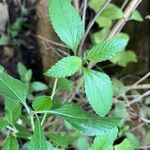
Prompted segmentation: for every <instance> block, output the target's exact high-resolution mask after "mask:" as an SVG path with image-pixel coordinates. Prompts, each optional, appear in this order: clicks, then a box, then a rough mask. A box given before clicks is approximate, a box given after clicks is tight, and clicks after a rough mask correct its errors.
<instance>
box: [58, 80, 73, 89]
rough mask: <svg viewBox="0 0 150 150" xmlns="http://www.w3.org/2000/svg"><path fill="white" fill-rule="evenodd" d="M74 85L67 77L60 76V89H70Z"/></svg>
mask: <svg viewBox="0 0 150 150" xmlns="http://www.w3.org/2000/svg"><path fill="white" fill-rule="evenodd" d="M72 87H73V82H72V81H71V80H68V79H67V78H60V79H59V80H58V83H57V88H58V90H59V91H68V90H71V89H72Z"/></svg>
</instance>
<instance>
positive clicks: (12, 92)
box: [0, 72, 28, 103]
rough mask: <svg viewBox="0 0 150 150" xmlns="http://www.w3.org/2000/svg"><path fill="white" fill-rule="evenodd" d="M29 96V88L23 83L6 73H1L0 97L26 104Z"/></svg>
mask: <svg viewBox="0 0 150 150" xmlns="http://www.w3.org/2000/svg"><path fill="white" fill-rule="evenodd" d="M27 94H28V88H27V87H26V86H25V84H24V83H22V82H21V81H19V80H17V79H15V78H13V77H11V76H10V75H8V74H6V73H4V72H3V73H0V95H2V96H4V97H6V98H11V99H14V100H16V101H18V102H21V103H24V102H25V101H26V97H27Z"/></svg>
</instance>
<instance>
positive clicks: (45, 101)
mask: <svg viewBox="0 0 150 150" xmlns="http://www.w3.org/2000/svg"><path fill="white" fill-rule="evenodd" d="M51 107H52V100H51V98H50V96H38V97H36V98H35V99H34V100H33V103H32V108H33V109H34V110H35V111H41V110H48V109H50V108H51Z"/></svg>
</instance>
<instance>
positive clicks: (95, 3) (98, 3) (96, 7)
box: [89, 0, 106, 12]
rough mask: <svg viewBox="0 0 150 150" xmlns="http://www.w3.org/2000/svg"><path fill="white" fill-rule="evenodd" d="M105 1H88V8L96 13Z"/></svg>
mask: <svg viewBox="0 0 150 150" xmlns="http://www.w3.org/2000/svg"><path fill="white" fill-rule="evenodd" d="M105 1H106V0H90V1H89V7H90V8H91V9H93V10H94V11H95V12H97V11H98V10H99V9H100V8H101V7H102V6H103V4H104V3H105Z"/></svg>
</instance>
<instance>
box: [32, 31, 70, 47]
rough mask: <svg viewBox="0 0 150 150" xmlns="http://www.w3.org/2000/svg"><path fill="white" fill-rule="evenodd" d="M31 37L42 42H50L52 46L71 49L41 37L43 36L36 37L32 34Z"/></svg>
mask: <svg viewBox="0 0 150 150" xmlns="http://www.w3.org/2000/svg"><path fill="white" fill-rule="evenodd" d="M31 35H32V36H33V37H36V38H39V39H40V40H42V41H45V42H48V43H50V44H52V45H55V46H58V47H62V48H67V49H69V47H67V46H66V45H64V44H61V43H58V42H55V41H52V40H48V39H46V38H44V37H43V36H41V35H36V34H33V33H32V34H31Z"/></svg>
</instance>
